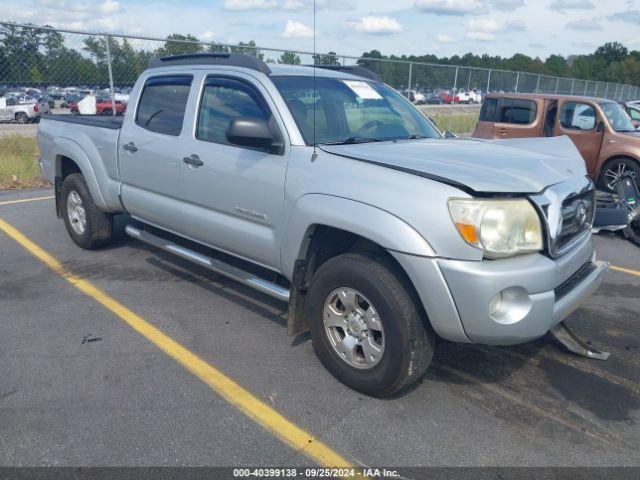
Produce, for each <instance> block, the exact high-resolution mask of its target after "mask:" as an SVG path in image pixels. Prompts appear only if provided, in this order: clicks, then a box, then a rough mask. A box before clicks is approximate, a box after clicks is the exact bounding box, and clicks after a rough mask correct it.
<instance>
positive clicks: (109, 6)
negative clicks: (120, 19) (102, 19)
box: [100, 0, 120, 14]
mask: <svg viewBox="0 0 640 480" xmlns="http://www.w3.org/2000/svg"><path fill="white" fill-rule="evenodd" d="M118 10H120V3H119V2H117V1H116V0H104V2H102V3H101V4H100V12H102V13H107V14H109V13H116V12H117V11H118Z"/></svg>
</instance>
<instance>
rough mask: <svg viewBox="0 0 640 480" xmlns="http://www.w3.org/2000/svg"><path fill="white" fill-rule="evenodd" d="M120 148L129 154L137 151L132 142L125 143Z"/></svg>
mask: <svg viewBox="0 0 640 480" xmlns="http://www.w3.org/2000/svg"><path fill="white" fill-rule="evenodd" d="M122 148H123V149H124V150H126V151H127V152H131V153H133V152H137V151H138V147H136V144H135V143H133V142H129V143H125V144H124V145H123V146H122Z"/></svg>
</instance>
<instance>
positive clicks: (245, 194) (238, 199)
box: [183, 74, 289, 270]
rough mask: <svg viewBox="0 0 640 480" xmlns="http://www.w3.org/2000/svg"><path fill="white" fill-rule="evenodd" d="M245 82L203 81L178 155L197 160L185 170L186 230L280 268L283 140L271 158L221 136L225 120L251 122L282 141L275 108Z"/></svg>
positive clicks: (236, 78) (225, 78) (230, 79)
mask: <svg viewBox="0 0 640 480" xmlns="http://www.w3.org/2000/svg"><path fill="white" fill-rule="evenodd" d="M249 78H250V77H247V78H243V77H242V76H241V75H240V74H238V75H237V76H234V77H230V76H226V75H225V76H209V77H207V78H205V79H204V86H203V89H202V94H201V98H200V99H199V102H200V103H199V106H198V114H197V120H196V125H195V127H194V131H193V132H192V135H191V136H190V139H189V142H188V143H186V142H185V144H184V150H183V156H188V157H190V158H193V159H196V162H195V163H196V164H188V165H187V167H186V168H185V170H184V176H183V198H184V201H185V202H186V203H188V204H189V208H188V209H187V211H186V212H185V218H184V224H185V226H184V230H185V233H186V234H187V235H188V236H189V237H190V238H193V239H194V240H197V241H200V242H203V243H206V244H208V245H211V246H214V247H216V248H218V249H220V250H223V251H226V252H228V253H231V254H234V255H237V256H240V257H242V258H245V259H248V260H251V261H253V262H256V263H259V264H261V265H264V266H266V267H268V268H273V269H276V270H279V268H280V230H281V223H282V211H283V203H284V183H285V173H286V169H287V158H288V153H289V148H288V147H287V146H286V145H287V143H288V142H286V141H284V142H283V143H284V145H285V148H284V149H283V150H282V151H281V152H277V153H273V152H270V151H268V150H266V149H259V148H246V147H239V146H236V145H232V144H231V143H230V142H229V141H228V140H227V138H226V130H227V127H228V125H229V123H230V122H231V120H233V119H236V118H246V117H254V118H261V119H264V120H267V121H268V122H269V123H270V126H271V128H272V131H273V133H274V134H275V135H276V136H279V137H281V138H283V139H284V137H283V136H284V135H285V130H284V128H283V126H282V124H281V123H279V120H278V119H277V115H274V112H276V109H275V106H274V105H273V104H272V102H271V101H270V99H269V97H268V95H266V92H265V91H263V89H262V87H261V86H259V85H257V84H255V83H253V82H252V81H250V80H249Z"/></svg>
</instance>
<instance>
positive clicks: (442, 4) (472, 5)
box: [415, 0, 484, 15]
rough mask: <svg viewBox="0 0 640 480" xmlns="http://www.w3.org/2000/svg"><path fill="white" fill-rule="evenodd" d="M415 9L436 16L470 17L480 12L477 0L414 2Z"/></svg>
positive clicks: (426, 0)
mask: <svg viewBox="0 0 640 480" xmlns="http://www.w3.org/2000/svg"><path fill="white" fill-rule="evenodd" d="M415 5H416V8H417V9H418V10H421V11H423V12H426V13H434V14H436V15H470V14H474V13H477V12H478V11H482V8H483V6H484V5H483V3H482V2H480V1H478V0H416V4H415Z"/></svg>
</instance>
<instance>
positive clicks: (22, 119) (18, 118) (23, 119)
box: [16, 112, 29, 124]
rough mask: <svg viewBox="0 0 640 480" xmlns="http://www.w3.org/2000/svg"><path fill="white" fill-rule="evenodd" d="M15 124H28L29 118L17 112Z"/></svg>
mask: <svg viewBox="0 0 640 480" xmlns="http://www.w3.org/2000/svg"><path fill="white" fill-rule="evenodd" d="M16 122H18V123H23V124H24V123H28V122H29V116H28V115H27V114H26V113H24V112H18V113H16Z"/></svg>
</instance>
